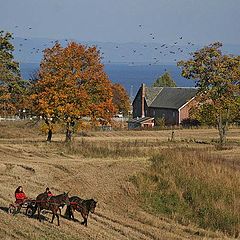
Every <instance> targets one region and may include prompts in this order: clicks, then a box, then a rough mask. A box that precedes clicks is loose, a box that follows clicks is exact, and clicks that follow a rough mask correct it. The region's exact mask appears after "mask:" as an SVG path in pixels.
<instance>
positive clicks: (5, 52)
mask: <svg viewBox="0 0 240 240" xmlns="http://www.w3.org/2000/svg"><path fill="white" fill-rule="evenodd" d="M11 39H12V34H11V33H9V32H6V33H4V32H3V31H0V114H1V115H4V116H7V115H15V114H16V113H18V110H21V109H22V108H24V98H23V96H24V89H25V85H26V82H25V81H23V80H22V79H21V75H20V69H19V63H18V62H16V61H15V60H14V56H13V51H14V46H13V45H12V43H11Z"/></svg>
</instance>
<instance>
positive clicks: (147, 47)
mask: <svg viewBox="0 0 240 240" xmlns="http://www.w3.org/2000/svg"><path fill="white" fill-rule="evenodd" d="M18 28H19V26H15V29H18ZM138 28H139V30H141V31H142V32H144V31H143V29H144V27H143V25H142V24H139V25H138ZM25 30H26V28H25ZM27 30H29V31H31V30H32V27H29V26H28V27H27ZM147 35H148V37H149V42H150V41H151V42H150V43H149V44H146V43H143V44H142V46H141V48H140V49H137V48H133V49H131V50H130V52H128V54H127V55H128V56H127V58H128V60H129V59H130V58H131V61H129V62H128V64H130V65H134V64H135V63H136V61H135V60H136V58H137V55H138V58H139V56H140V57H142V58H143V59H144V57H145V56H144V55H145V53H146V52H147V51H152V52H153V56H152V59H148V60H149V63H148V64H149V65H154V64H160V63H161V62H164V58H165V57H168V59H171V60H172V61H174V62H177V61H178V57H177V56H179V54H190V52H191V51H192V49H191V48H193V46H194V45H195V44H194V43H192V42H189V41H188V42H184V39H183V37H182V36H179V37H178V38H177V40H176V41H175V42H173V43H172V44H167V43H162V44H159V42H160V39H158V38H157V36H156V34H154V33H148V34H147ZM29 40H30V39H27V38H24V39H23V41H22V42H21V43H18V44H19V46H17V51H18V52H22V51H23V47H26V46H27V44H28V41H29ZM62 41H63V42H65V43H66V44H67V43H68V42H69V41H70V40H68V39H64V40H62ZM56 42H58V40H56V41H55V40H50V41H49V42H45V43H43V44H42V46H41V47H39V46H38V47H31V48H30V49H28V51H29V53H30V54H32V55H34V54H35V55H36V54H37V55H38V54H42V52H43V50H44V49H45V48H48V47H51V46H52V45H53V44H55V43H56ZM60 42H61V41H60ZM97 48H98V49H99V51H100V54H101V59H102V61H103V62H105V63H111V59H108V56H106V54H105V52H104V47H103V46H101V45H99V46H98V45H97ZM114 48H115V50H114V49H112V50H114V51H115V53H116V55H118V56H119V57H120V58H121V59H122V61H123V62H124V59H127V58H126V52H125V54H123V53H122V52H121V44H119V45H115V47H114ZM125 62H127V61H125Z"/></svg>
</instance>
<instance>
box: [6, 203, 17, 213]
mask: <svg viewBox="0 0 240 240" xmlns="http://www.w3.org/2000/svg"><path fill="white" fill-rule="evenodd" d="M16 212H17V209H16V207H15V206H13V205H10V206H9V208H8V213H9V214H12V215H14V214H15V213H16Z"/></svg>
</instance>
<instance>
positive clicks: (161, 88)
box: [149, 87, 163, 106]
mask: <svg viewBox="0 0 240 240" xmlns="http://www.w3.org/2000/svg"><path fill="white" fill-rule="evenodd" d="M157 88H160V89H159V91H158V93H157V94H156V95H155V97H154V98H153V99H152V101H151V102H150V103H149V106H151V104H152V103H153V101H154V100H155V99H156V97H157V96H158V95H159V93H160V92H161V91H162V90H163V87H157Z"/></svg>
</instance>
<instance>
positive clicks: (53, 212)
mask: <svg viewBox="0 0 240 240" xmlns="http://www.w3.org/2000/svg"><path fill="white" fill-rule="evenodd" d="M52 214H53V216H52V221H51V223H53V220H54V218H55V211H52Z"/></svg>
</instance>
